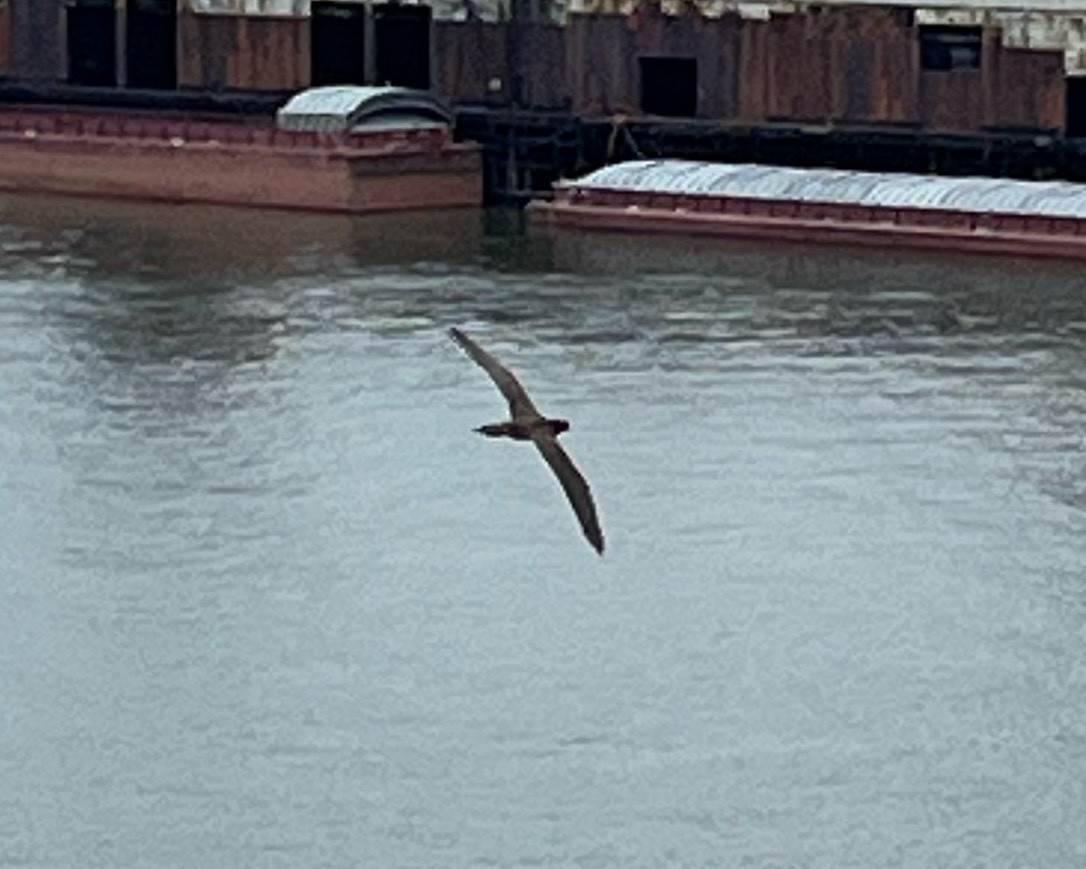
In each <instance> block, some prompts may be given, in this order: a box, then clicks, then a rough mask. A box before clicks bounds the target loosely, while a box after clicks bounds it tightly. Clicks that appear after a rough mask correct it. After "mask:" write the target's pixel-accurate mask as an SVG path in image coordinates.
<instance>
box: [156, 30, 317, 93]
mask: <svg viewBox="0 0 1086 869" xmlns="http://www.w3.org/2000/svg"><path fill="white" fill-rule="evenodd" d="M178 28H179V30H180V36H179V39H180V49H179V51H178V64H179V66H180V70H179V74H178V80H179V82H180V84H181V86H182V87H191V88H207V89H210V90H221V89H224V88H238V89H248V90H299V89H301V88H304V87H307V86H308V85H309V78H310V62H309V19H308V18H272V17H256V16H241V15H238V16H235V15H196V14H193V13H191V12H183V13H182V14H181V15H179V16H178Z"/></svg>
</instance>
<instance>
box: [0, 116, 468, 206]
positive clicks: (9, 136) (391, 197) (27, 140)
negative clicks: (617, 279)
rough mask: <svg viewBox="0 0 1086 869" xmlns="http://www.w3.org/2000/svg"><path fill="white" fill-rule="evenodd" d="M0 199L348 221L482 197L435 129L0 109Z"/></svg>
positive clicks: (462, 157)
mask: <svg viewBox="0 0 1086 869" xmlns="http://www.w3.org/2000/svg"><path fill="white" fill-rule="evenodd" d="M0 190H6V191H12V192H19V193H46V194H56V195H67V196H84V197H95V198H106V199H129V200H145V201H158V202H172V203H178V204H180V203H191V204H197V203H200V204H214V205H228V206H238V207H251V208H275V209H295V210H304V211H315V212H330V213H347V214H364V213H371V212H387V211H401V210H410V209H434V208H461V207H479V206H480V205H481V204H482V196H483V192H482V166H481V155H480V152H479V149H478V147H477V146H475V145H473V144H460V143H456V142H454V141H453V140H452V136H451V133H450V132H449V131H448V130H445V129H440V128H422V129H406V130H396V129H383V130H372V131H366V132H348V133H318V132H309V131H297V130H282V129H278V128H276V127H275V126H274V125H273V124H271V123H270V122H267V123H236V122H227V121H197V120H186V119H168V118H162V117H155V116H153V115H147V116H143V115H124V114H117V115H112V114H96V113H85V112H77V111H69V112H65V111H51V112H42V111H0Z"/></svg>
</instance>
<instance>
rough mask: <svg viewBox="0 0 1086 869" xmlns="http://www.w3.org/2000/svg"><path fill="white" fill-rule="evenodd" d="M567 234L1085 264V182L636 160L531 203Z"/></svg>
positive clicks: (535, 212) (542, 218)
mask: <svg viewBox="0 0 1086 869" xmlns="http://www.w3.org/2000/svg"><path fill="white" fill-rule="evenodd" d="M529 211H530V214H531V215H532V218H533V221H534V222H539V223H541V224H543V225H544V226H547V227H554V228H558V229H574V230H578V231H612V232H629V233H668V234H681V235H697V236H719V237H722V238H740V239H748V240H762V241H791V242H800V243H803V242H819V243H836V244H855V245H870V246H883V247H909V248H926V249H934V250H939V251H943V252H948V251H949V252H968V253H995V254H1009V255H1016V256H1031V257H1062V258H1072V259H1083V258H1086V185H1080V184H1074V183H1070V182H1065V181H1015V180H1008V179H1001V178H976V177H961V178H950V177H940V176H931V175H909V174H891V173H875V172H852V171H843V170H834V169H795V168H787V167H781V166H767V165H758V164H721V163H702V162H694V161H686V160H637V161H630V162H625V163H617V164H614V165H611V166H606V167H604V168H602V169H599V170H597V171H595V172H592V173H590V174H588V175H586V176H584V177H583V178H581V179H578V180H575V181H564V182H559V183H558V184H556V185H555V189H554V194H553V197H552V198H551V199H549V200H536V201H534V202H532V203H531V204H530V205H529Z"/></svg>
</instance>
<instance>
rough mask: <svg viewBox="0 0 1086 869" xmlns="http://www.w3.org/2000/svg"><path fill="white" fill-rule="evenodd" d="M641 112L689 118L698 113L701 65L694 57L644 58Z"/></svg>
mask: <svg viewBox="0 0 1086 869" xmlns="http://www.w3.org/2000/svg"><path fill="white" fill-rule="evenodd" d="M638 63H639V65H640V67H641V111H643V112H645V114H648V115H664V116H667V117H672V118H690V117H693V116H694V115H696V114H697V113H698V62H697V60H696V59H695V58H693V57H641V58H638Z"/></svg>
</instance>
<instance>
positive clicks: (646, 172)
mask: <svg viewBox="0 0 1086 869" xmlns="http://www.w3.org/2000/svg"><path fill="white" fill-rule="evenodd" d="M561 186H562V187H564V188H574V189H605V190H629V191H637V192H643V193H650V192H651V193H686V194H695V195H707V196H723V197H739V198H744V197H745V198H751V199H773V200H778V201H802V202H828V203H836V204H848V205H875V206H886V207H890V208H929V209H932V208H934V209H944V210H949V211H964V212H971V213H982V212H987V213H993V214H1032V215H1043V216H1048V217H1076V218H1086V185H1082V184H1073V183H1071V182H1069V181H1013V180H1009V179H1005V178H947V177H943V176H936V175H906V174H890V173H881V172H850V171H846V170H840V169H792V168H787V167H782V166H762V165H756V164H752V163H739V164H726V163H698V162H693V161H687V160H635V161H631V162H627V163H616V164H614V165H612V166H606V167H604V168H603V169H598V170H597V171H595V172H592V173H590V174H589V175H586V176H585V177H583V178H581V179H579V180H577V181H567V182H563V183H562V185H561Z"/></svg>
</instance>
